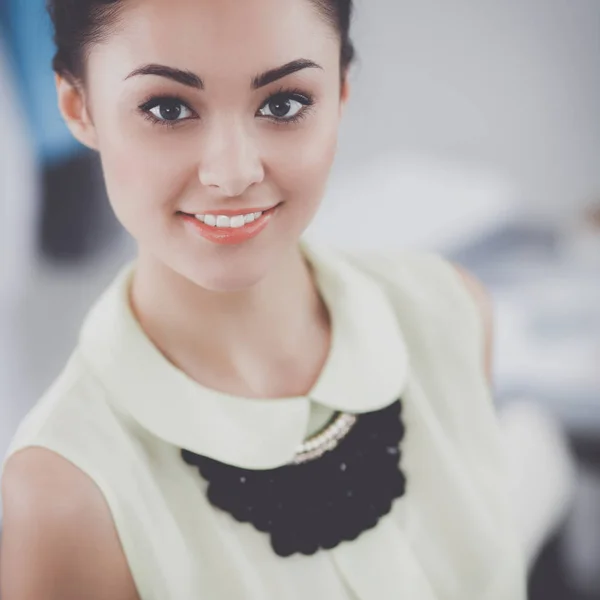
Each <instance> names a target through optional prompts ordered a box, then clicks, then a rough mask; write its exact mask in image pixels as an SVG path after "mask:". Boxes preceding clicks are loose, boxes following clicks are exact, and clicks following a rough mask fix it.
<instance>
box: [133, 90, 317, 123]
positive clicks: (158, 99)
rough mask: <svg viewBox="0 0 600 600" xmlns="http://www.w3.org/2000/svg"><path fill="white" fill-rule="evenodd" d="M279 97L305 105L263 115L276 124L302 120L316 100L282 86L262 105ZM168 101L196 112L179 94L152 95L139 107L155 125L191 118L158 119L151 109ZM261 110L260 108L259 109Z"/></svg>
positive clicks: (308, 95)
mask: <svg viewBox="0 0 600 600" xmlns="http://www.w3.org/2000/svg"><path fill="white" fill-rule="evenodd" d="M277 99H287V100H295V101H296V102H299V103H300V104H302V105H303V108H302V109H301V110H300V111H298V113H297V114H296V115H294V116H293V117H290V118H287V119H286V118H284V117H281V118H277V117H272V116H262V117H261V118H263V119H268V120H270V121H271V122H273V123H275V124H276V125H293V124H295V123H298V122H300V121H301V120H302V119H304V118H306V117H307V116H308V113H309V112H310V110H311V107H312V106H313V105H314V103H315V101H314V98H313V96H312V95H310V94H307V93H306V92H303V91H302V90H299V89H297V88H283V87H282V88H281V89H279V90H278V91H277V92H275V93H273V94H271V95H270V96H269V97H268V98H267V99H266V100H265V101H264V102H263V103H262V104H261V106H260V108H263V107H264V106H267V105H268V104H269V103H271V102H273V100H277ZM167 102H172V103H173V102H174V103H177V104H181V105H182V106H185V107H186V108H187V109H188V110H190V111H191V112H193V113H195V111H194V110H193V109H192V108H191V107H190V106H189V105H188V103H187V102H186V101H185V100H183V99H182V98H180V97H179V96H151V97H150V98H148V99H147V100H146V101H144V102H143V103H142V104H141V105H140V106H139V107H138V109H139V111H140V112H141V113H142V116H143V117H144V118H146V119H148V120H149V121H150V122H151V123H153V124H154V125H163V126H165V127H170V128H174V127H177V126H178V125H180V124H181V123H184V122H185V121H188V120H189V119H175V120H173V121H169V120H166V119H158V118H156V117H155V116H154V115H153V114H152V113H151V112H150V111H151V110H152V109H153V108H156V107H157V106H160V105H161V104H165V103H167ZM259 110H260V109H259Z"/></svg>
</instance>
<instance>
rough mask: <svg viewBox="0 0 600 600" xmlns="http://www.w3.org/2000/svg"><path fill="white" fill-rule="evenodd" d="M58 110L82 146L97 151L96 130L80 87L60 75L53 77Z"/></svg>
mask: <svg viewBox="0 0 600 600" xmlns="http://www.w3.org/2000/svg"><path fill="white" fill-rule="evenodd" d="M55 83H56V93H57V96H58V108H59V110H60V112H61V114H62V117H63V119H64V121H65V123H66V124H67V127H68V128H69V129H70V131H71V133H72V134H73V136H74V137H75V139H77V140H78V141H80V142H81V143H82V144H83V145H84V146H87V147H88V148H91V149H92V150H97V149H98V143H97V136H96V128H95V126H94V123H93V122H92V120H91V117H90V114H89V111H88V108H87V104H86V99H85V95H84V92H83V90H82V89H81V88H80V86H78V85H76V84H74V83H72V82H71V81H69V80H68V79H66V78H65V77H63V76H61V75H58V74H57V75H56V76H55Z"/></svg>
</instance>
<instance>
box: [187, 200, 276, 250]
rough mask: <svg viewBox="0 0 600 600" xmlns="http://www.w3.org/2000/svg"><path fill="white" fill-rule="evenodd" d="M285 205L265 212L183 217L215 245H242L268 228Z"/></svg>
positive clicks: (188, 215)
mask: <svg viewBox="0 0 600 600" xmlns="http://www.w3.org/2000/svg"><path fill="white" fill-rule="evenodd" d="M282 204H283V203H282V202H280V203H279V204H276V205H275V206H273V207H271V208H269V209H267V210H264V211H255V212H248V213H243V214H231V213H233V212H234V211H229V210H223V212H229V213H230V214H229V215H224V214H187V213H180V215H181V217H182V218H183V219H184V221H185V222H187V223H188V224H189V225H191V226H192V227H193V229H194V230H195V231H196V232H197V233H199V234H200V235H201V236H202V237H203V238H205V239H207V240H208V241H210V242H213V243H215V244H241V243H243V242H246V241H248V240H250V239H252V238H254V237H256V236H257V235H259V234H260V233H261V232H262V231H264V229H265V228H266V227H267V225H268V224H269V222H270V221H271V219H272V217H273V215H274V214H275V212H276V211H277V210H278V209H279V207H280V206H281V205H282Z"/></svg>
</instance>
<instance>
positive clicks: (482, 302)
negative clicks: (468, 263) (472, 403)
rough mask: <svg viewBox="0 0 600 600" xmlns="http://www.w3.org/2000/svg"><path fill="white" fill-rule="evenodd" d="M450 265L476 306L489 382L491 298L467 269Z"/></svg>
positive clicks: (490, 370)
mask: <svg viewBox="0 0 600 600" xmlns="http://www.w3.org/2000/svg"><path fill="white" fill-rule="evenodd" d="M452 266H453V267H454V269H455V270H456V272H457V273H458V275H459V277H460V279H461V281H462V283H463V284H464V286H465V288H466V290H467V292H468V293H469V295H470V296H471V298H472V300H473V302H474V304H475V306H476V310H477V312H478V313H479V315H480V318H481V322H482V327H483V335H484V358H485V368H486V375H487V378H488V381H490V383H491V380H492V370H493V365H492V361H493V357H492V346H493V333H494V332H493V330H494V313H493V304H492V299H491V296H490V294H489V292H488V291H487V289H486V288H485V286H484V285H483V283H482V282H481V281H480V280H479V279H478V278H477V277H475V276H474V275H473V274H472V273H470V272H469V271H467V270H466V269H465V268H464V267H462V266H461V265H458V264H454V263H453V265H452Z"/></svg>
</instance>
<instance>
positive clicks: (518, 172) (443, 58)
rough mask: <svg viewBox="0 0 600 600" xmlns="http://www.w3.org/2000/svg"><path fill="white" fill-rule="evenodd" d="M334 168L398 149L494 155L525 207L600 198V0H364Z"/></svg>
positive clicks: (468, 157)
mask: <svg viewBox="0 0 600 600" xmlns="http://www.w3.org/2000/svg"><path fill="white" fill-rule="evenodd" d="M354 39H355V44H356V46H357V50H358V54H359V63H358V64H357V66H356V70H355V72H354V75H353V80H354V89H353V98H352V101H351V103H350V105H349V107H348V111H347V113H346V122H345V127H344V130H343V133H342V137H341V143H340V154H339V158H338V162H337V164H336V167H335V170H334V174H337V176H341V177H343V174H344V172H349V170H354V169H355V168H356V167H357V166H359V165H361V164H363V163H364V162H365V161H368V160H372V159H373V158H374V157H377V156H379V155H382V154H386V153H391V152H395V153H400V154H409V155H411V154H412V153H418V154H419V155H426V156H427V155H431V156H433V157H435V158H437V159H441V160H444V159H446V158H448V159H451V160H452V161H453V162H456V161H457V160H458V161H465V163H466V164H469V165H473V166H477V165H478V164H482V165H483V166H484V167H485V169H486V170H488V169H489V168H490V167H491V168H492V169H495V170H497V171H499V172H500V173H505V174H507V175H508V177H509V179H511V180H514V181H515V182H516V183H517V187H518V189H519V200H520V202H522V204H523V208H524V209H525V210H527V211H529V212H533V213H534V214H535V215H539V214H544V213H549V214H552V215H557V214H558V215H562V214H563V213H564V212H565V211H567V210H569V209H570V208H572V207H573V205H574V203H575V204H582V203H585V202H586V201H588V199H589V197H590V196H595V197H598V198H600V168H599V163H600V2H599V1H598V0H357V10H356V20H355V26H354Z"/></svg>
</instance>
